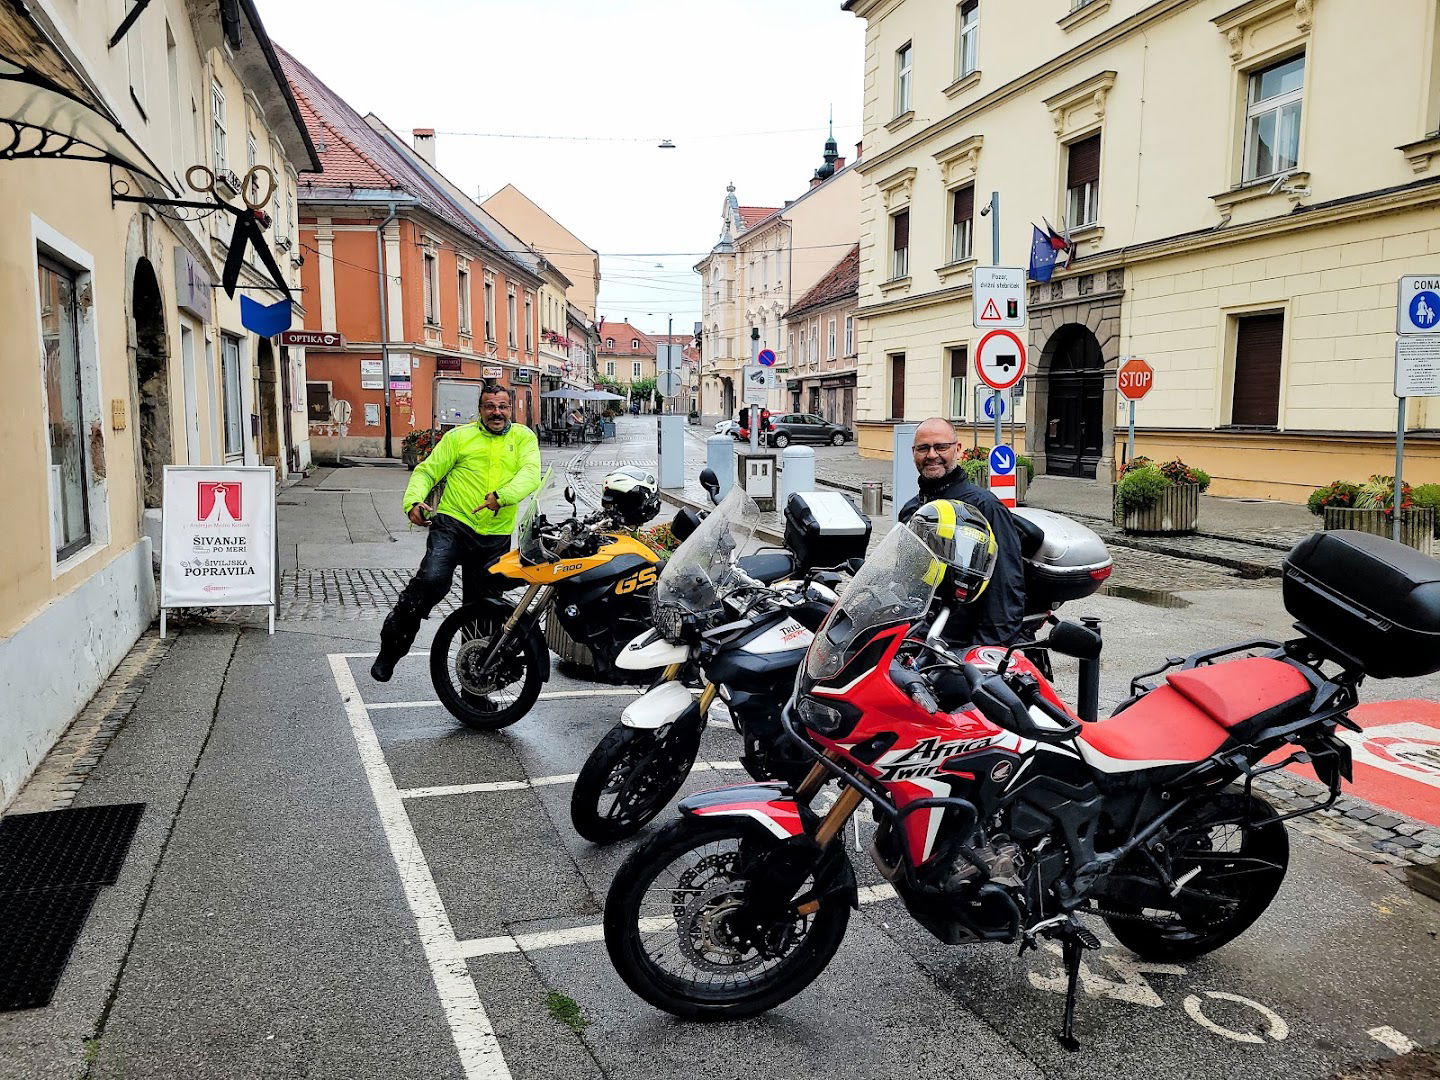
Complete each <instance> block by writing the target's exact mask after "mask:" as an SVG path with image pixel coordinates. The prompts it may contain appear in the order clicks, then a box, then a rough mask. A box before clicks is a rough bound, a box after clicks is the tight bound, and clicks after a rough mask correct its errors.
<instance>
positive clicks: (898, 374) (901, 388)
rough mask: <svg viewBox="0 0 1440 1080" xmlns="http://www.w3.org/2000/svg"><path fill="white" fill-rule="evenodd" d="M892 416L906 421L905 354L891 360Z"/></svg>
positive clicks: (896, 355) (895, 356)
mask: <svg viewBox="0 0 1440 1080" xmlns="http://www.w3.org/2000/svg"><path fill="white" fill-rule="evenodd" d="M890 416H891V417H892V418H893V419H896V420H903V419H905V354H904V353H896V354H895V355H894V356H892V357H891V358H890Z"/></svg>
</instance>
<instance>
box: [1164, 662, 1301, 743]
mask: <svg viewBox="0 0 1440 1080" xmlns="http://www.w3.org/2000/svg"><path fill="white" fill-rule="evenodd" d="M1165 681H1166V682H1168V683H1169V684H1170V685H1171V686H1173V687H1174V688H1175V689H1176V690H1178V691H1179V692H1180V693H1181V694H1182V695H1184V697H1185V699H1186V700H1187V701H1189V702H1190V704H1192V705H1194V706H1196V707H1197V708H1199V709H1202V710H1204V712H1205V713H1206V714H1207V715H1208V716H1209V717H1210V718H1211V719H1212V720H1214V721H1215V722H1216V723H1217V724H1219V725H1220V726H1221V727H1223V728H1233V727H1235V726H1236V725H1238V724H1243V723H1244V722H1245V721H1246V720H1249V719H1251V718H1252V717H1255V716H1258V715H1259V714H1260V713H1263V712H1268V711H1270V710H1271V709H1277V708H1284V707H1286V706H1290V705H1298V704H1302V703H1305V702H1307V701H1308V700H1309V697H1310V692H1311V691H1310V683H1309V682H1308V681H1307V680H1306V678H1305V676H1304V675H1302V674H1300V672H1299V671H1297V670H1296V669H1295V668H1293V667H1291V666H1290V665H1289V664H1286V663H1282V662H1281V661H1279V660H1272V659H1271V658H1270V657H1268V656H1251V657H1247V658H1246V659H1244V660H1230V661H1227V662H1226V663H1223V664H1211V665H1209V666H1207V667H1198V668H1192V669H1191V670H1189V671H1177V672H1176V673H1175V674H1173V675H1167V676H1166V677H1165Z"/></svg>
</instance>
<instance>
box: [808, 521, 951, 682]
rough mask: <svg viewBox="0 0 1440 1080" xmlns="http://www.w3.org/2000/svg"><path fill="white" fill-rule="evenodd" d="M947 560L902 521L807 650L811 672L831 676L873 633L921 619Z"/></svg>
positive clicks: (811, 676)
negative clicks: (933, 553)
mask: <svg viewBox="0 0 1440 1080" xmlns="http://www.w3.org/2000/svg"><path fill="white" fill-rule="evenodd" d="M944 575H945V564H944V563H942V562H940V560H938V559H936V558H935V556H934V555H932V554H931V553H930V549H929V548H927V547H926V546H925V545H924V544H923V543H921V542H920V539H919V538H918V537H917V536H916V535H915V534H914V533H912V532H911V531H910V530H909V529H907V528H906V527H905V526H904V525H896V526H895V528H893V529H891V530H890V534H889V535H888V536H886V537H885V539H884V540H882V541H880V544H879V546H878V547H876V548H875V550H874V551H873V552H872V553H871V554H869V555H867V556H866V558H865V565H864V566H862V567H861V568H860V572H859V573H858V574H856V575H855V576H854V577H853V578H852V579H851V580H850V584H849V585H847V586H846V587H845V590H844V591H843V592H842V593H841V594H840V599H839V600H837V601H836V602H835V606H834V607H833V608H831V609H830V614H829V615H827V616H826V617H825V621H824V623H822V624H821V626H820V632H819V633H818V634H816V635H815V640H814V641H813V642H811V644H810V651H809V652H808V653H806V654H805V674H806V676H807V677H808V678H809V679H811V680H812V681H817V680H821V679H828V678H829V677H830V676H832V675H834V674H835V673H836V672H838V671H839V670H840V669H841V668H842V667H844V666H845V662H846V661H847V660H848V659H849V658H850V656H851V655H852V654H853V653H854V652H855V651H856V650H857V649H860V648H863V647H864V645H865V644H866V643H867V642H868V641H869V640H870V636H871V631H873V630H875V629H876V628H877V627H881V626H893V625H895V624H896V623H900V622H915V621H917V620H919V619H921V618H923V617H924V616H925V614H926V612H928V611H929V610H930V601H931V600H932V599H934V596H935V589H936V587H937V586H938V585H939V584H940V579H941V578H942V577H944Z"/></svg>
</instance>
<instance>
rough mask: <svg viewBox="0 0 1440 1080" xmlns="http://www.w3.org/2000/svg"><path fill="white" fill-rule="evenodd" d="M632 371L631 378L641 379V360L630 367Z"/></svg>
mask: <svg viewBox="0 0 1440 1080" xmlns="http://www.w3.org/2000/svg"><path fill="white" fill-rule="evenodd" d="M630 371H631V376H630V377H631V378H634V379H638V378H639V377H640V361H639V360H636V361H635V362H634V363H632V364H631V365H630Z"/></svg>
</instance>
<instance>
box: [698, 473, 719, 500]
mask: <svg viewBox="0 0 1440 1080" xmlns="http://www.w3.org/2000/svg"><path fill="white" fill-rule="evenodd" d="M700 486H701V487H703V488H704V489H705V490H706V491H707V492H709V493H710V501H711V502H712V503H719V502H720V478H719V477H718V476H716V475H715V470H714V469H701V470H700Z"/></svg>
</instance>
